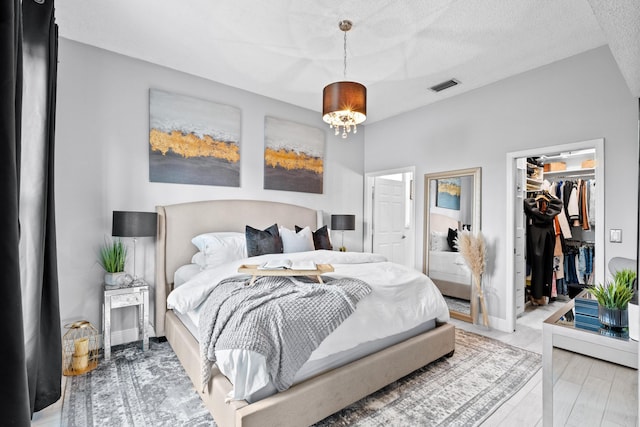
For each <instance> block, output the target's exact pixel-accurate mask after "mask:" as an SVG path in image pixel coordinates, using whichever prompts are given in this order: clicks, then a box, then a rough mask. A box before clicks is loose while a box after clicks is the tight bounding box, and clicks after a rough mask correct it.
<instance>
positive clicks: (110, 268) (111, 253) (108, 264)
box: [99, 240, 127, 286]
mask: <svg viewBox="0 0 640 427" xmlns="http://www.w3.org/2000/svg"><path fill="white" fill-rule="evenodd" d="M126 260H127V248H126V247H125V246H124V244H123V243H122V242H121V241H120V240H112V241H105V243H104V246H102V248H101V249H100V257H99V262H100V266H101V267H102V268H103V269H104V271H105V272H106V273H105V275H104V283H105V285H107V286H116V285H118V283H119V280H120V278H121V277H123V276H125V275H126V273H125V272H124V265H125V261H126Z"/></svg>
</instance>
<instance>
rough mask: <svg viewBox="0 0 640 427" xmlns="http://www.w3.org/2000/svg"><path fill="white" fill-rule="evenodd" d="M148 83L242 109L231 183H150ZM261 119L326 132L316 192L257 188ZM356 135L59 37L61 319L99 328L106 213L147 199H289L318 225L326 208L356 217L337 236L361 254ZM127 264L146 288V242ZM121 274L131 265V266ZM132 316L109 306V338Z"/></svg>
mask: <svg viewBox="0 0 640 427" xmlns="http://www.w3.org/2000/svg"><path fill="white" fill-rule="evenodd" d="M194 60H197V58H194ZM256 72H258V70H256ZM149 88H157V89H163V90H166V91H170V92H174V93H178V94H184V95H189V96H195V97H199V98H203V99H207V100H211V101H214V102H219V103H223V104H229V105H234V106H237V107H239V108H240V109H241V110H242V135H241V178H240V179H241V187H240V188H229V187H215V186H198V185H182V184H164V183H150V182H149V163H148V155H149V154H148V132H149ZM318 90H319V91H320V90H322V88H321V87H318ZM265 115H269V116H273V117H278V118H286V119H289V120H292V121H296V122H299V123H303V124H307V125H311V126H315V127H318V128H321V129H326V135H327V136H326V145H325V171H324V194H322V195H318V194H309V193H297V192H287V191H273V190H263V178H262V177H263V175H262V173H263V154H264V131H263V129H264V116H265ZM364 136H365V131H364V129H360V130H359V132H358V133H357V134H356V135H350V136H349V138H348V139H347V140H343V139H342V138H340V137H335V136H334V135H333V132H332V131H330V130H329V129H328V128H327V126H326V125H325V123H324V122H322V118H321V117H320V114H319V113H317V112H315V111H310V110H306V109H302V108H299V107H295V106H293V105H290V104H286V103H283V102H279V101H275V100H273V99H269V98H265V97H262V96H258V95H256V94H253V93H249V92H246V91H242V90H239V89H235V88H232V87H229V86H224V85H221V84H218V83H216V82H212V81H209V80H205V79H202V78H199V77H194V76H192V75H188V74H184V73H181V72H178V71H175V70H171V69H168V68H164V67H159V66H157V65H153V64H150V63H148V62H144V61H140V60H137V59H133V58H129V57H126V56H122V55H118V54H114V53H112V52H108V51H105V50H101V49H97V48H94V47H91V46H87V45H84V44H80V43H76V42H73V41H70V40H67V39H60V52H59V67H58V102H57V120H56V176H55V180H56V182H55V191H56V216H57V231H58V268H59V279H60V310H61V318H62V322H63V324H65V323H67V322H69V321H71V320H77V319H87V320H89V321H90V322H91V323H93V324H94V325H95V326H96V327H97V328H101V324H102V323H101V304H102V292H101V283H102V275H103V272H102V271H101V269H100V267H99V266H98V264H97V252H98V250H99V247H100V245H101V244H102V243H103V241H104V239H105V237H107V236H109V235H110V234H111V215H112V211H114V210H140V211H154V210H155V206H156V205H164V204H171V203H180V202H186V201H193V200H205V199H262V200H274V201H279V202H285V203H293V204H297V205H302V206H307V207H311V208H315V209H322V210H324V211H325V212H326V214H325V222H326V223H328V221H329V215H330V214H331V213H353V214H355V215H356V218H358V221H357V229H356V230H355V232H350V233H345V244H346V246H347V247H349V248H353V249H354V250H361V248H362V225H361V222H360V221H361V220H362V206H363V199H362V197H363V191H362V188H363V185H364V183H363V167H364V166H363V147H364V144H363V140H364ZM336 237H338V236H334V239H335V238H336ZM127 243H129V244H130V241H128V242H127ZM131 249H132V248H130V250H131ZM130 258H132V257H130ZM130 261H131V262H132V259H130ZM136 264H137V272H138V275H139V276H140V275H141V274H140V273H141V270H142V269H143V268H144V279H145V280H146V281H147V282H149V283H152V284H153V268H154V249H153V239H152V238H144V239H139V240H138V256H137V262H136ZM127 270H128V271H132V270H133V266H132V265H131V263H130V264H129V266H128V268H127ZM134 313H135V309H133V308H125V309H119V310H118V311H114V313H113V316H112V319H113V320H112V325H113V330H115V331H116V336H115V337H114V343H117V342H118V341H119V337H118V335H117V332H118V331H125V332H123V333H124V334H125V335H126V334H128V333H130V332H133V329H132V328H134V327H135V317H134ZM63 332H64V331H63ZM121 335H122V334H121ZM127 337H128V335H126V336H122V337H120V338H122V339H123V340H126V339H127Z"/></svg>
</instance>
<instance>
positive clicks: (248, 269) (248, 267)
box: [238, 264, 333, 285]
mask: <svg viewBox="0 0 640 427" xmlns="http://www.w3.org/2000/svg"><path fill="white" fill-rule="evenodd" d="M259 267H260V266H259V265H257V264H243V265H241V266H240V267H238V273H246V274H251V276H252V277H251V281H250V282H249V285H253V282H255V280H256V277H258V276H315V277H316V279H318V283H324V282H323V281H322V277H320V275H321V274H324V273H331V272H332V271H333V266H332V265H331V264H316V269H315V270H295V269H292V268H279V269H273V270H268V269H263V268H259Z"/></svg>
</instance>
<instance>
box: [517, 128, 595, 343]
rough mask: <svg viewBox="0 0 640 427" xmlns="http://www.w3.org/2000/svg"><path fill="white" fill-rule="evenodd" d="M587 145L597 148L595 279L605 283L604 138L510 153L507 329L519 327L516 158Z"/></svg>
mask: <svg viewBox="0 0 640 427" xmlns="http://www.w3.org/2000/svg"><path fill="white" fill-rule="evenodd" d="M586 148H595V150H596V152H595V160H596V173H595V175H596V176H595V179H596V183H597V185H596V221H597V227H598V228H596V233H595V244H596V248H598V250H597V251H596V259H595V260H594V266H595V270H596V279H595V283H603V282H604V275H605V267H606V262H605V260H606V247H605V225H606V223H605V217H604V138H598V139H590V140H587V141H580V142H573V143H568V144H561V145H553V146H548V147H540V148H532V149H529V150H523V151H514V152H510V153H507V186H506V187H507V188H506V190H507V197H506V200H507V207H506V209H507V211H506V212H507V221H506V226H507V229H506V234H505V236H506V244H507V247H506V254H507V260H506V261H507V263H506V270H507V271H506V276H505V277H506V280H507V283H510V284H511V286H509V285H507V289H506V290H507V292H506V295H505V300H506V302H507V306H506V312H505V315H506V323H507V324H506V326H507V330H509V331H515V330H516V300H515V295H516V293H515V283H514V276H515V237H516V236H515V186H516V159H519V158H521V157H538V156H542V155H543V154H549V153H560V152H563V151H575V150H582V149H586Z"/></svg>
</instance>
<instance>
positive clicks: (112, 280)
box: [104, 271, 127, 286]
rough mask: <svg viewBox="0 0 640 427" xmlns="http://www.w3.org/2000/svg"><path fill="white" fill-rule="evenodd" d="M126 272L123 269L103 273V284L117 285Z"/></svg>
mask: <svg viewBox="0 0 640 427" xmlns="http://www.w3.org/2000/svg"><path fill="white" fill-rule="evenodd" d="M126 274H127V273H125V272H124V271H122V272H119V273H105V275H104V284H105V285H107V286H116V285H119V284H120V283H121V282H122V279H124V276H125V275H126Z"/></svg>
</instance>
